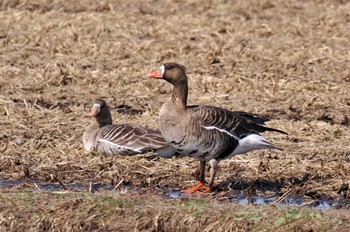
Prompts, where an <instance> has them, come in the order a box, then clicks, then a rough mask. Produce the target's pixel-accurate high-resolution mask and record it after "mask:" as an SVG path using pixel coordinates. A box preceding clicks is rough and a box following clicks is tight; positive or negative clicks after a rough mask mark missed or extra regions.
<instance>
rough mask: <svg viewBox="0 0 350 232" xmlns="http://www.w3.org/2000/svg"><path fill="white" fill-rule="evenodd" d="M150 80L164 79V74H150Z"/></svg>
mask: <svg viewBox="0 0 350 232" xmlns="http://www.w3.org/2000/svg"><path fill="white" fill-rule="evenodd" d="M148 77H149V78H155V79H162V78H163V74H162V73H161V72H160V71H155V72H153V73H150V74H148Z"/></svg>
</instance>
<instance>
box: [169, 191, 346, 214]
mask: <svg viewBox="0 0 350 232" xmlns="http://www.w3.org/2000/svg"><path fill="white" fill-rule="evenodd" d="M228 195H229V196H225V197H223V199H225V200H228V201H230V202H232V203H235V204H242V205H247V204H254V205H277V206H294V207H300V206H306V207H312V208H315V209H321V210H326V209H339V208H348V207H349V206H350V199H342V200H339V199H336V198H329V197H323V198H321V199H311V198H307V197H304V196H302V195H293V196H288V197H283V198H281V197H280V196H278V195H277V194H273V195H269V196H266V195H256V194H245V193H244V192H243V191H239V190H232V191H230V192H229V194H228ZM166 196H167V197H169V198H173V199H187V198H191V197H192V195H190V194H183V193H181V191H170V192H167V193H166ZM219 199H220V198H219Z"/></svg>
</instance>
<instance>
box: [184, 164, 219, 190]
mask: <svg viewBox="0 0 350 232" xmlns="http://www.w3.org/2000/svg"><path fill="white" fill-rule="evenodd" d="M205 164H206V161H200V167H199V184H197V185H196V186H194V187H192V188H189V189H186V190H183V191H182V192H183V193H195V192H197V191H200V190H202V189H205V190H204V193H210V192H212V191H213V188H212V187H211V188H210V187H207V186H206V185H205V178H204V172H205Z"/></svg>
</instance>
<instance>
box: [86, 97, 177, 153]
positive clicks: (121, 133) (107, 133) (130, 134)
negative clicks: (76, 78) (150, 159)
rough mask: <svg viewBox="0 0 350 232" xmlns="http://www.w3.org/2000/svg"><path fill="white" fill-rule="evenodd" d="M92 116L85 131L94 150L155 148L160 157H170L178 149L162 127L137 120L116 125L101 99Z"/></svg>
mask: <svg viewBox="0 0 350 232" xmlns="http://www.w3.org/2000/svg"><path fill="white" fill-rule="evenodd" d="M90 116H92V117H95V119H96V120H94V122H92V123H91V124H90V125H89V126H87V127H86V129H85V131H84V133H83V144H84V148H85V149H86V150H87V151H92V150H95V151H97V152H99V153H104V154H106V155H109V156H114V155H134V154H141V153H145V152H149V151H155V152H156V153H157V155H159V156H161V157H171V156H172V155H174V153H175V150H174V148H172V147H171V146H169V145H168V143H167V142H166V141H165V140H164V138H163V137H162V135H161V133H160V132H159V131H156V130H151V129H148V128H144V127H141V126H138V125H134V124H119V125H113V124H112V116H111V112H110V110H109V107H108V105H107V103H106V102H105V101H104V100H102V99H97V100H95V102H94V104H93V106H92V109H91V113H90Z"/></svg>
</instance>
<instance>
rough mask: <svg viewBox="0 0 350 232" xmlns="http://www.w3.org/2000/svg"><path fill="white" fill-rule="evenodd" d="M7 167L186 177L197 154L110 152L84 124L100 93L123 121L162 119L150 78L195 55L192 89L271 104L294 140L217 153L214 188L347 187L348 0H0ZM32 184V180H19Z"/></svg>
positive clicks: (95, 175)
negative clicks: (96, 149) (92, 144)
mask: <svg viewBox="0 0 350 232" xmlns="http://www.w3.org/2000/svg"><path fill="white" fill-rule="evenodd" d="M0 10H1V11H0V22H1V23H0V123H1V124H0V125H1V129H0V176H1V178H0V179H1V180H8V181H18V180H36V181H40V182H44V183H61V185H63V186H64V185H67V184H70V183H90V182H92V183H94V184H105V185H110V186H117V185H118V189H123V188H125V187H132V188H138V189H146V190H147V189H156V190H157V191H160V192H161V191H165V192H166V191H169V190H173V189H175V190H180V189H181V188H183V187H189V186H191V185H194V184H195V183H196V177H197V175H198V171H197V169H198V166H199V162H198V161H196V160H193V159H191V158H173V159H162V158H158V157H156V156H155V154H153V153H148V154H145V155H137V156H133V157H105V156H103V155H100V154H96V153H92V154H89V153H87V152H85V151H84V148H83V145H82V141H81V136H82V133H83V131H84V128H85V127H86V126H87V125H88V124H89V123H90V122H91V120H92V119H91V118H89V116H88V112H89V110H90V108H91V105H92V102H93V101H94V100H95V99H96V98H103V99H105V100H106V101H107V102H108V104H109V105H110V106H111V108H112V114H113V117H114V121H115V123H124V122H128V123H137V124H140V125H144V126H147V127H150V128H157V115H158V112H159V109H160V107H161V105H162V103H163V102H164V101H165V99H166V98H168V97H169V95H170V93H171V86H170V85H169V84H168V83H166V82H165V81H160V80H152V79H148V78H147V74H148V73H149V72H150V71H154V70H155V69H157V68H158V67H159V66H160V65H161V64H162V63H164V62H167V61H174V62H178V63H181V64H183V65H185V66H186V68H187V72H188V76H189V85H190V93H189V102H190V103H195V104H206V105H213V106H220V107H225V108H227V109H231V110H239V111H247V112H251V113H258V114H261V115H265V116H268V117H270V118H271V119H272V120H271V122H269V123H268V125H269V126H271V127H276V128H279V129H281V130H284V131H286V132H288V133H289V135H288V136H285V135H278V134H273V133H267V134H266V137H267V138H268V139H269V140H271V141H272V142H274V143H275V144H277V145H279V146H281V147H283V149H284V151H283V152H275V151H257V152H251V153H249V154H247V155H241V156H237V157H235V158H233V159H230V160H225V161H223V162H222V163H221V164H220V170H219V172H218V175H217V178H216V184H217V188H216V191H215V193H214V198H215V196H217V197H220V198H222V197H223V198H225V197H230V196H231V195H230V193H232V191H236V190H239V191H243V192H244V193H247V194H262V195H264V194H268V193H271V192H274V193H276V194H277V195H279V196H281V195H282V194H284V193H288V195H291V196H292V195H301V196H304V197H306V198H308V199H311V200H319V199H330V198H332V199H339V202H345V203H344V204H343V203H339V204H335V205H334V208H348V207H349V204H348V203H346V202H349V201H348V200H349V199H350V190H349V185H350V177H349V173H350V163H349V161H350V145H349V139H350V131H349V118H350V95H349V91H350V71H349V67H350V40H349V38H350V30H349V26H350V13H349V12H350V3H347V2H346V1H327V0H325V1H292V0H290V1H283V0H280V1H253V0H248V1H246V0H238V1H234V2H231V1H219V2H216V1H196V0H189V1H181V0H180V1H171V0H167V1H143V2H139V1H112V0H111V1H92V0H84V1H57V0H51V1H44V0H38V1H21V0H17V1H6V0H5V1H0ZM22 187H23V186H21V188H22Z"/></svg>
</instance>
